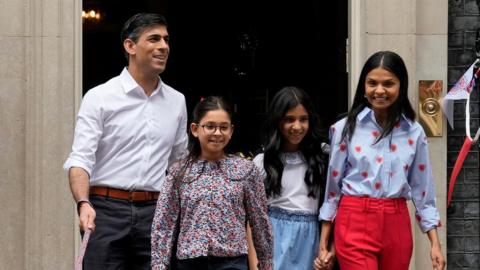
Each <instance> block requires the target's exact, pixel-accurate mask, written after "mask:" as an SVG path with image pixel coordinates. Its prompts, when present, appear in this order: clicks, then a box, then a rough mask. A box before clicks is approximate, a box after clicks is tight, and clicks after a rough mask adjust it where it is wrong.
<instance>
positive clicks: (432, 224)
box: [408, 130, 440, 232]
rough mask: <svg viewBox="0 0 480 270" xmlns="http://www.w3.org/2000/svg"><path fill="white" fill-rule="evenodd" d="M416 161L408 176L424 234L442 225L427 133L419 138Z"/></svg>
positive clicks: (419, 222)
mask: <svg viewBox="0 0 480 270" xmlns="http://www.w3.org/2000/svg"><path fill="white" fill-rule="evenodd" d="M416 143H417V146H416V153H415V159H414V160H413V163H412V167H411V170H410V173H409V176H408V183H409V185H410V187H411V194H412V201H413V203H414V204H415V208H416V213H415V218H416V220H417V222H418V225H419V226H420V229H421V230H422V231H423V232H428V231H429V230H431V229H434V228H436V227H437V226H438V225H439V223H440V214H439V212H438V209H437V208H436V199H435V187H434V185H433V175H432V167H431V164H430V158H429V154H428V143H427V137H426V135H425V133H424V132H423V130H422V132H421V135H420V136H419V137H418V138H417V141H416Z"/></svg>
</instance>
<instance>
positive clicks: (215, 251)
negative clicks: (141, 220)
mask: <svg viewBox="0 0 480 270" xmlns="http://www.w3.org/2000/svg"><path fill="white" fill-rule="evenodd" d="M169 171H170V173H169V174H168V175H167V178H166V180H165V183H164V184H163V186H162V188H161V190H160V196H159V198H158V202H157V208H156V210H155V216H154V219H153V223H152V268H153V269H154V270H155V269H167V267H168V265H169V263H170V258H171V256H172V255H175V254H171V253H172V247H173V245H174V243H175V242H177V253H176V257H177V258H178V259H191V258H196V257H200V256H219V257H234V256H240V255H245V254H248V246H247V233H246V224H247V221H248V222H249V223H250V226H251V228H252V236H253V243H254V245H255V249H256V252H257V256H258V260H259V269H261V270H269V269H272V256H273V255H272V251H273V237H272V228H271V224H270V221H269V218H268V214H267V198H266V194H265V189H264V185H263V177H262V174H261V172H260V170H258V168H257V167H256V166H255V165H254V164H253V162H251V161H248V160H246V159H243V158H240V157H237V156H228V157H226V158H224V159H222V160H220V161H218V162H208V161H205V160H187V161H186V160H183V161H180V162H177V163H175V164H174V165H173V166H172V167H171V168H170V170H169ZM178 219H179V221H177V220H178ZM177 224H179V226H177ZM177 236H178V238H177Z"/></svg>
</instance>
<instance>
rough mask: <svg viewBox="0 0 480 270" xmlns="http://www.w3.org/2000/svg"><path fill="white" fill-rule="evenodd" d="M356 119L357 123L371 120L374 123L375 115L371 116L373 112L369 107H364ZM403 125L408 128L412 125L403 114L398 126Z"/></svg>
mask: <svg viewBox="0 0 480 270" xmlns="http://www.w3.org/2000/svg"><path fill="white" fill-rule="evenodd" d="M357 119H358V121H359V122H363V121H366V120H371V121H374V119H375V115H374V114H373V110H372V109H370V108H369V107H365V108H364V109H363V110H362V111H361V112H360V113H359V114H358V116H357ZM403 123H407V125H408V126H409V127H411V126H412V125H413V121H412V120H410V119H408V118H407V117H406V116H405V114H403V113H402V115H401V116H400V125H402V124H403Z"/></svg>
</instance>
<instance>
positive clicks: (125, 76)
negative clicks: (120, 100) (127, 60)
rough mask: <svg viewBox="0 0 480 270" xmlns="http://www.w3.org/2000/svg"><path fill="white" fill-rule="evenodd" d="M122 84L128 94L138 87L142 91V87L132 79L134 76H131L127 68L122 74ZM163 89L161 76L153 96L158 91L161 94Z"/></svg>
mask: <svg viewBox="0 0 480 270" xmlns="http://www.w3.org/2000/svg"><path fill="white" fill-rule="evenodd" d="M120 83H121V85H122V87H123V90H124V91H125V93H126V94H127V93H129V92H131V91H132V90H134V89H136V88H137V87H138V88H140V89H141V86H140V85H139V84H138V83H137V82H136V81H135V79H134V78H133V77H132V74H130V72H129V71H128V69H127V67H125V68H123V70H122V73H120ZM161 87H162V79H161V78H160V76H159V77H158V84H157V87H156V88H155V90H153V92H152V95H153V94H154V93H156V92H157V91H158V92H159V90H160V89H161Z"/></svg>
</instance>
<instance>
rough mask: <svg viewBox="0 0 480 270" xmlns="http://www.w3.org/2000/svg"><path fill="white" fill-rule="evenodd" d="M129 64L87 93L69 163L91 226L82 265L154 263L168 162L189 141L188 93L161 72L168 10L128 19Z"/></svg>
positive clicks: (85, 225) (83, 222) (83, 219)
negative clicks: (153, 236) (154, 229)
mask: <svg viewBox="0 0 480 270" xmlns="http://www.w3.org/2000/svg"><path fill="white" fill-rule="evenodd" d="M121 39H122V42H123V47H124V50H125V55H126V57H127V59H128V67H127V68H124V69H123V71H122V73H121V74H120V75H119V76H117V77H114V78H112V79H111V80H109V81H108V82H106V83H104V84H102V85H99V86H97V87H94V88H93V89H91V90H90V91H88V92H87V94H86V95H85V96H84V99H83V101H82V105H81V107H80V110H79V112H78V119H77V124H76V128H75V136H74V141H73V146H72V152H71V153H70V155H69V157H68V159H67V161H66V162H65V164H64V169H65V170H67V171H68V173H69V180H70V188H71V190H72V194H73V197H74V199H75V200H76V202H77V209H78V213H79V217H80V229H81V231H85V230H87V229H89V230H92V231H93V233H92V235H91V237H90V240H89V244H88V247H87V251H86V254H85V259H84V269H86V270H91V269H102V270H105V269H150V249H151V248H150V247H151V244H150V231H151V223H152V219H153V214H154V211H155V206H156V200H157V198H158V191H159V189H160V186H161V185H162V183H163V181H164V179H165V171H166V170H167V168H168V165H169V164H171V163H172V162H173V161H175V160H177V159H178V158H180V157H181V156H182V155H183V154H184V152H185V151H186V146H187V132H186V131H187V112H186V104H185V97H184V96H183V95H182V94H181V93H179V92H177V91H176V90H174V89H173V88H171V87H170V86H168V85H166V84H165V83H164V82H162V80H161V79H160V77H159V74H161V73H162V72H163V71H164V70H165V65H166V63H167V59H168V55H169V51H170V48H169V44H168V31H167V24H166V21H165V18H164V17H163V16H161V15H158V14H147V13H141V14H136V15H134V16H133V17H131V18H130V19H129V20H128V21H127V22H126V23H125V25H124V27H123V29H122V33H121Z"/></svg>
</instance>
